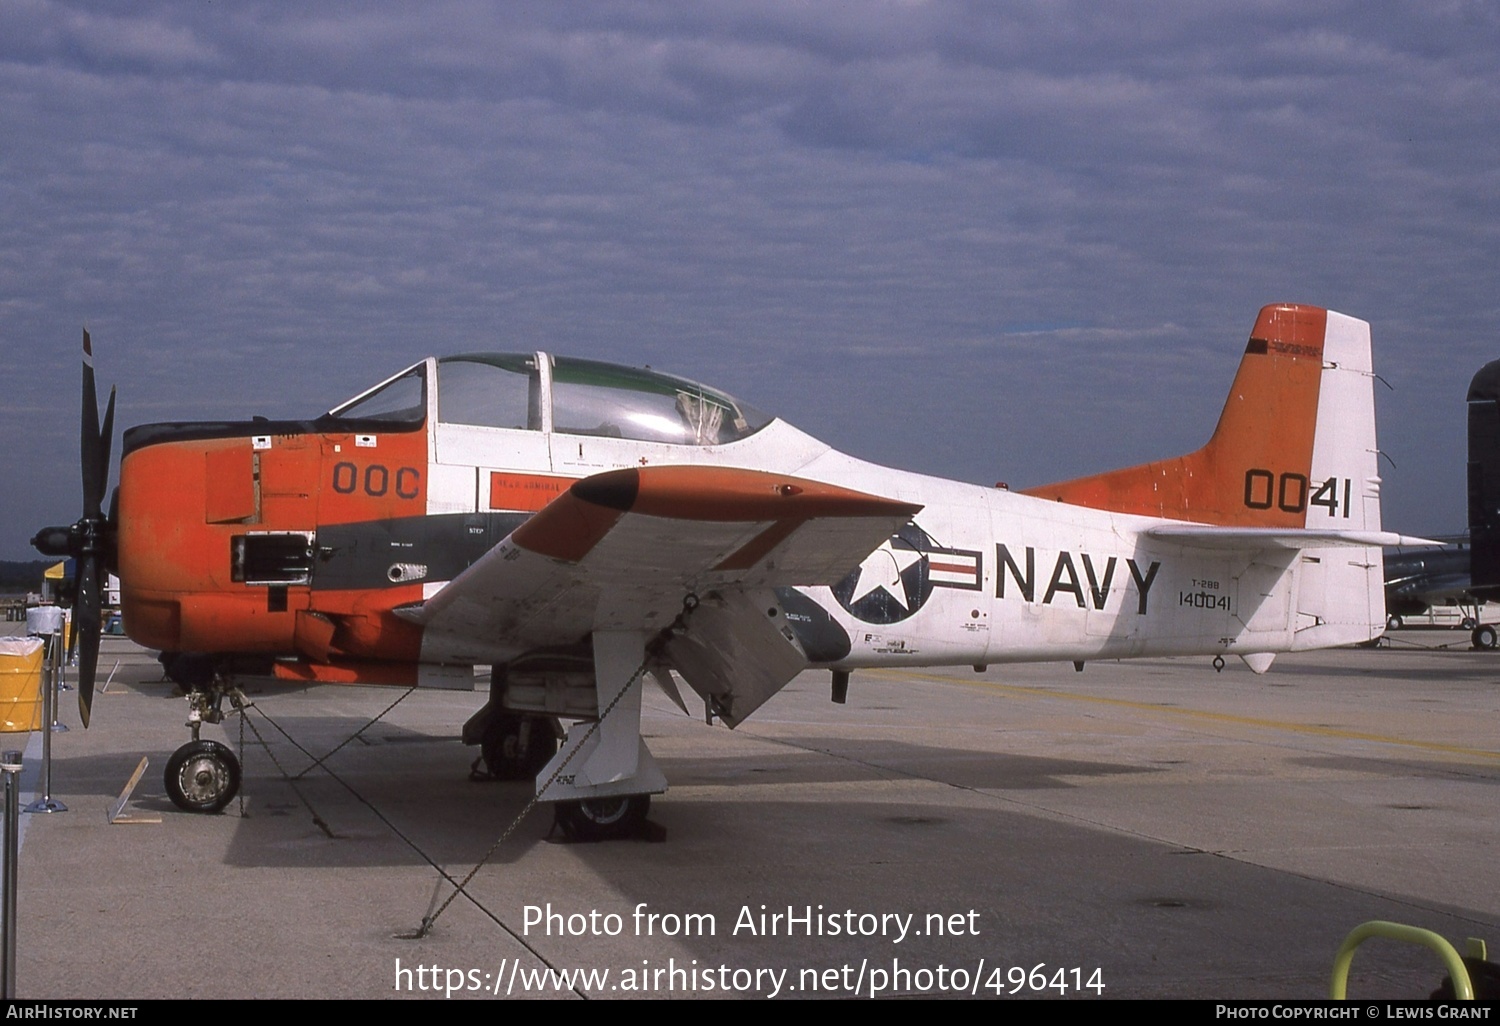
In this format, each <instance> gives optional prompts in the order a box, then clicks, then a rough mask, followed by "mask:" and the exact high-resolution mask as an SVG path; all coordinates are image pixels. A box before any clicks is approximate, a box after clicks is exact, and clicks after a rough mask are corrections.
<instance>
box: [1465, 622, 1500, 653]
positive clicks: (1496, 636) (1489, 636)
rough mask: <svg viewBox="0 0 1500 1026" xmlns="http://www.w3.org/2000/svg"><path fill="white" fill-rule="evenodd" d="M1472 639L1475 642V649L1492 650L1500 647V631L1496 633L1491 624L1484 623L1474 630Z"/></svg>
mask: <svg viewBox="0 0 1500 1026" xmlns="http://www.w3.org/2000/svg"><path fill="white" fill-rule="evenodd" d="M1470 639H1471V640H1472V641H1473V642H1474V647H1475V648H1483V649H1492V648H1495V647H1496V646H1500V631H1496V630H1495V628H1494V627H1493V626H1491V625H1490V624H1487V623H1482V624H1480V625H1479V626H1478V627H1475V628H1474V633H1473V634H1471V635H1470Z"/></svg>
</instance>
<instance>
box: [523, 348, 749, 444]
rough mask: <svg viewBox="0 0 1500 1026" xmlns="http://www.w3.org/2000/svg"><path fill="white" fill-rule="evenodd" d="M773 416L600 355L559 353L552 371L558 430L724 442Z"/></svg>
mask: <svg viewBox="0 0 1500 1026" xmlns="http://www.w3.org/2000/svg"><path fill="white" fill-rule="evenodd" d="M770 420H771V418H770V417H768V416H767V415H765V414H764V413H761V412H760V411H759V410H757V409H755V408H754V407H751V406H747V405H745V404H744V403H741V402H739V401H737V400H735V399H732V398H730V397H729V396H727V395H725V394H724V393H722V392H716V391H714V390H713V389H710V388H707V387H705V386H703V385H700V384H698V383H697V382H694V381H688V380H687V379H685V378H676V377H672V376H671V375H667V374H660V373H657V372H656V371H652V370H637V369H635V368H632V367H621V366H617V365H615V364H611V363H601V362H599V361H597V360H576V359H568V358H565V357H558V358H557V360H556V362H555V364H554V366H553V370H552V424H553V430H555V431H559V432H563V433H566V434H574V435H599V436H603V437H607V438H632V439H637V440H639V441H648V442H671V443H675V444H677V445H721V444H723V443H725V442H733V441H736V440H738V439H740V438H744V437H746V436H747V435H750V434H753V433H754V432H756V431H758V430H760V429H761V428H762V427H764V426H765V425H766V424H768V423H769V422H770Z"/></svg>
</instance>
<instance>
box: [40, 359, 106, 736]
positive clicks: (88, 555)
mask: <svg viewBox="0 0 1500 1026" xmlns="http://www.w3.org/2000/svg"><path fill="white" fill-rule="evenodd" d="M114 423H115V390H114V389H113V388H111V389H110V390H109V404H108V405H107V406H106V407H105V411H104V423H103V425H102V426H101V425H100V423H99V396H98V392H97V390H96V389H95V387H94V349H93V345H92V344H91V343H90V341H89V333H88V331H87V330H85V331H84V333H83V419H82V423H81V424H80V427H79V459H80V462H81V464H82V467H83V516H81V517H80V518H79V519H78V520H77V522H75V523H74V524H73V525H72V526H71V527H45V528H43V529H42V530H40V531H38V532H37V533H36V536H35V537H33V538H32V539H31V544H32V546H33V547H35V548H36V550H37V551H38V552H40V553H42V555H44V556H71V557H73V559H74V560H75V565H76V567H77V569H76V571H75V576H74V585H75V590H74V597H73V637H74V639H75V643H76V644H77V646H78V716H79V719H80V720H82V722H83V725H84V726H85V727H87V726H88V725H89V711H90V709H91V707H92V706H93V703H94V677H95V672H96V670H97V669H98V665H99V634H100V632H101V630H102V628H103V616H102V606H103V589H102V586H103V583H104V577H105V574H106V573H107V572H108V569H107V568H108V567H109V566H111V565H113V564H114V561H115V559H114V557H115V551H114V550H115V522H114V519H113V518H112V517H107V516H105V514H104V510H103V506H104V490H105V488H106V487H107V486H108V483H109V450H110V443H111V439H112V438H113V435H114ZM111 512H113V511H111Z"/></svg>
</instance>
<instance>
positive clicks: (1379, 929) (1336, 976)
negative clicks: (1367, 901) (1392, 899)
mask: <svg viewBox="0 0 1500 1026" xmlns="http://www.w3.org/2000/svg"><path fill="white" fill-rule="evenodd" d="M1371 937H1384V938H1386V939H1387V940H1395V941H1403V942H1405V943H1407V944H1419V945H1421V946H1422V947H1424V948H1431V949H1432V950H1433V951H1435V952H1437V955H1438V957H1439V958H1441V959H1442V960H1443V966H1444V967H1445V968H1446V969H1447V970H1448V976H1449V978H1450V979H1452V980H1453V995H1454V997H1456V998H1458V999H1459V1000H1460V1001H1473V1000H1474V986H1473V984H1472V983H1470V982H1469V970H1468V969H1466V968H1465V967H1464V960H1463V959H1462V958H1460V957H1459V954H1458V952H1457V951H1455V950H1454V948H1453V945H1452V944H1449V943H1448V942H1447V941H1446V940H1445V939H1444V938H1443V937H1441V936H1440V935H1438V934H1435V933H1433V932H1432V931H1431V930H1423V929H1421V928H1420V927H1416V926H1406V925H1404V924H1402V923H1388V922H1385V921H1384V920H1380V919H1372V920H1370V921H1369V922H1368V923H1361V924H1359V925H1358V926H1356V927H1355V928H1354V929H1353V930H1351V931H1350V933H1349V936H1347V937H1345V938H1344V943H1342V944H1340V945H1339V952H1338V954H1337V955H1335V956H1334V958H1333V979H1332V980H1331V981H1329V984H1328V996H1329V997H1331V998H1332V999H1333V1000H1335V1001H1343V1000H1344V999H1345V997H1346V995H1347V993H1348V984H1349V965H1350V963H1352V962H1353V961H1354V949H1355V948H1358V947H1359V946H1360V945H1361V944H1363V943H1364V942H1365V941H1367V940H1369V939H1370V938H1371ZM1469 951H1470V954H1471V955H1473V956H1474V957H1476V958H1480V959H1482V958H1484V957H1485V949H1484V941H1481V940H1473V939H1471V940H1470V941H1469Z"/></svg>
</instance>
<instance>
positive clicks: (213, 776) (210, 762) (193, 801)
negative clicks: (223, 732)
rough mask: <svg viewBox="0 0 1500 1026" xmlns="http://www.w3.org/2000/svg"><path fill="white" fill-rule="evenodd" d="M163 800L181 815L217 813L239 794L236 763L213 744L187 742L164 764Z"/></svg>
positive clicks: (226, 752)
mask: <svg viewBox="0 0 1500 1026" xmlns="http://www.w3.org/2000/svg"><path fill="white" fill-rule="evenodd" d="M163 777H164V782H165V783H166V785H167V797H169V798H171V799H172V804H174V805H176V806H177V807H178V808H179V809H181V810H183V811H184V812H205V813H207V812H218V811H219V810H220V809H222V808H224V806H226V805H228V804H229V803H230V802H231V801H233V800H234V796H235V795H236V794H238V793H239V790H240V761H239V760H238V759H236V758H235V757H234V753H233V752H231V751H230V750H229V749H228V748H226V747H224V746H223V745H221V744H219V742H217V741H190V742H188V743H187V744H185V745H183V746H182V747H181V748H179V749H177V751H175V752H173V753H172V757H171V758H170V759H168V760H167V770H166V773H165V774H163Z"/></svg>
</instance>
